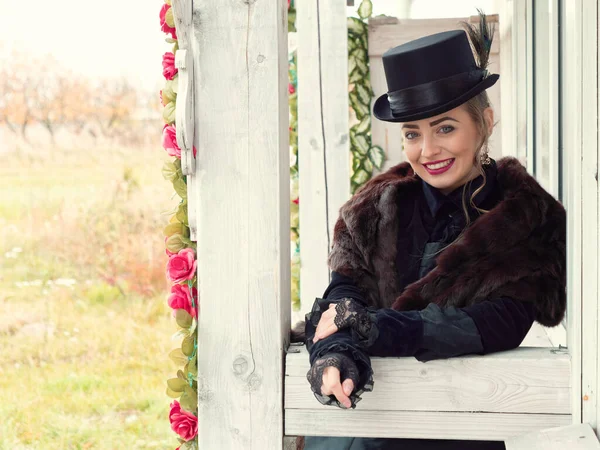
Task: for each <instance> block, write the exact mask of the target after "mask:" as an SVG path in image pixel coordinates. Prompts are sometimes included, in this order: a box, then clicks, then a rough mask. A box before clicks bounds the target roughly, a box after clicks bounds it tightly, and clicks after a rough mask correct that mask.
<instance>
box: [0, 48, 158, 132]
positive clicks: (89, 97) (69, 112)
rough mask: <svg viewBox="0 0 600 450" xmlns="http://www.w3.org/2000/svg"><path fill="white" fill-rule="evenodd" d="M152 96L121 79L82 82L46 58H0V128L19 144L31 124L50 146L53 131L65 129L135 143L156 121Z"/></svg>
mask: <svg viewBox="0 0 600 450" xmlns="http://www.w3.org/2000/svg"><path fill="white" fill-rule="evenodd" d="M153 97H155V95H154V96H153ZM153 97H151V95H150V94H148V93H145V92H143V91H141V90H140V89H139V88H137V87H136V86H134V85H133V84H132V83H131V82H130V81H129V80H128V79H127V78H118V79H114V78H111V79H108V78H104V79H91V78H86V77H83V76H81V75H78V74H75V73H73V71H71V70H68V69H65V68H64V67H62V66H61V65H60V64H59V63H58V62H57V61H56V60H55V59H54V58H52V57H51V56H45V57H32V56H31V55H27V54H23V53H17V52H13V53H11V54H10V55H8V56H6V57H4V58H1V59H0V127H5V128H6V129H8V130H9V131H10V132H12V133H14V134H15V135H19V136H20V137H21V138H22V139H23V140H25V141H28V137H29V136H28V131H29V130H30V128H31V126H32V125H40V126H41V127H43V129H44V130H45V131H47V133H48V137H49V139H50V141H51V142H53V141H54V139H55V136H56V133H57V132H58V131H59V130H62V131H65V130H68V131H69V132H70V133H73V134H74V135H81V134H82V133H85V134H86V135H88V136H92V137H93V138H99V137H102V138H108V139H111V140H117V141H121V143H124V144H130V143H138V142H137V141H139V140H140V139H143V135H144V133H145V131H146V129H147V128H150V127H149V126H148V127H147V125H148V124H147V123H146V122H147V121H148V120H150V121H153V119H154V118H156V121H159V120H160V112H159V107H160V103H159V99H158V98H153ZM156 121H154V122H156ZM152 128H154V129H156V123H153V124H152Z"/></svg>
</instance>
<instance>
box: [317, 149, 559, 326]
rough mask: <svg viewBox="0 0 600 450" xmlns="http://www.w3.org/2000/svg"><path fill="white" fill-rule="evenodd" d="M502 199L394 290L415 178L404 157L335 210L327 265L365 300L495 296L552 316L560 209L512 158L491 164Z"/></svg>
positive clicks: (404, 306)
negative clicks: (424, 270)
mask: <svg viewBox="0 0 600 450" xmlns="http://www.w3.org/2000/svg"><path fill="white" fill-rule="evenodd" d="M497 166H498V175H497V182H498V183H499V184H500V185H501V186H502V189H503V192H504V195H503V198H502V200H501V201H500V202H499V203H498V204H497V205H496V207H494V208H493V209H492V210H491V211H490V212H488V213H487V214H485V215H483V216H481V217H480V218H479V219H477V220H476V221H475V222H474V223H473V224H472V225H471V226H470V227H469V228H468V229H467V230H466V231H465V233H464V234H463V236H462V238H461V239H460V240H459V241H457V242H455V243H454V244H453V245H451V246H450V247H448V248H447V249H446V250H444V251H443V252H442V253H440V254H439V255H438V257H437V259H436V263H437V267H436V268H435V269H434V270H432V271H431V272H430V273H429V274H428V275H426V276H425V277H424V278H422V279H421V280H418V281H416V282H414V283H412V284H410V285H408V286H406V288H405V289H404V290H403V291H402V292H398V291H399V288H398V286H399V282H398V275H397V271H396V265H395V257H396V252H397V244H398V242H397V239H398V238H397V237H398V233H399V232H401V230H400V229H399V227H402V226H403V225H401V222H404V221H403V220H401V218H402V215H405V217H406V215H407V214H412V211H402V210H401V207H402V203H403V202H402V199H403V198H405V196H410V195H415V194H416V190H417V189H421V184H420V183H421V182H420V179H419V178H418V176H416V175H415V174H414V172H413V170H412V168H411V167H410V165H409V164H408V163H401V164H399V165H397V166H395V167H392V168H391V169H389V170H388V171H387V172H385V173H382V174H380V175H378V176H377V177H375V178H373V179H371V180H369V182H367V183H366V184H365V185H364V186H363V187H362V188H361V189H359V190H358V191H357V192H356V194H355V195H354V196H353V197H352V198H351V199H350V200H348V202H346V203H345V204H344V205H343V206H342V208H341V209H340V217H339V219H338V221H337V222H336V225H335V229H334V238H333V246H332V250H331V252H330V254H329V266H330V268H331V270H335V271H337V272H340V273H342V274H344V275H346V276H350V277H352V278H353V279H354V280H355V282H356V284H357V285H358V287H359V288H360V289H361V290H362V291H363V293H364V295H365V298H366V299H367V301H368V302H369V304H370V306H373V307H377V308H389V307H392V308H394V309H397V310H409V309H422V308H425V307H426V306H427V304H429V303H431V302H433V303H437V304H438V305H440V306H456V307H464V306H468V305H472V304H474V303H478V302H481V301H484V300H491V299H494V298H497V297H500V296H508V297H511V298H514V299H517V300H521V301H527V302H533V303H534V304H535V307H536V320H537V321H538V322H540V323H541V324H542V325H545V326H555V325H558V324H559V323H560V321H561V320H562V318H563V316H564V312H565V308H566V245H565V240H566V214H565V210H564V208H563V207H562V205H561V204H560V203H559V202H558V201H557V200H555V199H554V198H553V197H552V196H551V195H550V194H548V193H547V192H546V191H545V190H544V189H543V188H542V187H541V186H540V185H539V184H538V183H537V181H536V180H535V179H534V178H533V177H531V176H530V175H529V174H528V173H527V171H526V170H525V168H524V167H523V166H522V165H521V164H520V163H519V161H518V160H517V159H515V158H502V159H500V160H499V161H498V163H497Z"/></svg>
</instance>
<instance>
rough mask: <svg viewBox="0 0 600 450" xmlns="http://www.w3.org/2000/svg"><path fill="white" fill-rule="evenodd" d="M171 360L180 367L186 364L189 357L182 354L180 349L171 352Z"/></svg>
mask: <svg viewBox="0 0 600 450" xmlns="http://www.w3.org/2000/svg"><path fill="white" fill-rule="evenodd" d="M169 358H171V360H172V361H173V362H174V363H175V364H177V365H179V366H184V365H185V363H186V362H187V361H188V358H187V356H185V355H184V354H183V353H182V352H181V349H180V348H176V349H174V350H171V352H170V353H169Z"/></svg>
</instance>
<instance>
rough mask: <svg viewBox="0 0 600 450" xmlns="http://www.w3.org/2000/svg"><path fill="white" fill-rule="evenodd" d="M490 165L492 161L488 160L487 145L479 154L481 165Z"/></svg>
mask: <svg viewBox="0 0 600 450" xmlns="http://www.w3.org/2000/svg"><path fill="white" fill-rule="evenodd" d="M491 163H492V159H491V158H490V154H489V149H488V145H487V144H485V148H484V149H483V151H482V152H481V165H482V166H487V165H489V164H491Z"/></svg>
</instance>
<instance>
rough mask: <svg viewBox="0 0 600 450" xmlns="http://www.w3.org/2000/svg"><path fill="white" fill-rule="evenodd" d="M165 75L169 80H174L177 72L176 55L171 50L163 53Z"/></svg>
mask: <svg viewBox="0 0 600 450" xmlns="http://www.w3.org/2000/svg"><path fill="white" fill-rule="evenodd" d="M162 65H163V76H164V77H165V78H166V79H167V80H172V79H173V78H174V77H175V75H176V74H177V68H176V67H175V55H174V54H173V53H171V52H166V53H165V54H164V55H163V61H162Z"/></svg>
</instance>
